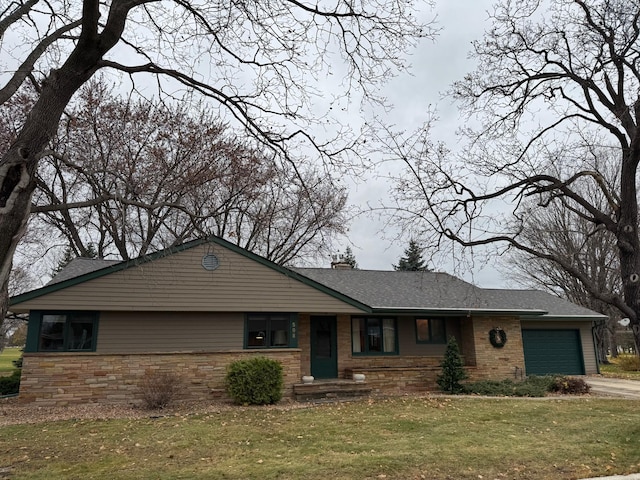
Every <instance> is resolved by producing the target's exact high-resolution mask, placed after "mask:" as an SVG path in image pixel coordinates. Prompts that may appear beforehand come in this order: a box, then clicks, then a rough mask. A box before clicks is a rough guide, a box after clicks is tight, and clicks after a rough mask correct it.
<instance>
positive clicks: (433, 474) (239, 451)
mask: <svg viewBox="0 0 640 480" xmlns="http://www.w3.org/2000/svg"><path fill="white" fill-rule="evenodd" d="M1 410H2V407H1V406H0V413H2V412H1ZM639 445H640V409H639V408H638V403H637V402H633V401H625V400H611V399H596V398H580V399H570V400H565V399H535V400H531V399H526V400H522V399H507V398H500V399H480V398H454V399H447V398H422V397H420V398H412V397H404V398H395V399H387V400H369V401H366V400H364V401H360V402H354V403H336V404H325V405H320V406H312V407H309V408H293V409H286V408H267V407H255V408H243V407H242V408H241V407H238V408H231V409H222V410H221V411H220V412H216V413H207V414H194V415H183V416H176V415H169V416H165V417H160V418H144V419H138V420H130V419H128V420H102V421H87V420H75V421H73V420H70V421H60V422H50V423H41V424H33V425H16V426H9V427H3V428H2V429H0V477H1V476H2V474H3V473H6V474H7V475H9V476H8V477H6V478H11V479H12V480H18V479H47V480H50V479H52V478H65V479H109V480H116V479H131V478H136V479H304V480H316V479H317V480H326V479H443V480H444V479H450V480H454V479H455V480H458V479H462V480H464V479H475V480H477V479H492V480H493V479H575V478H583V477H590V476H597V475H605V474H608V475H613V474H623V473H631V472H640V448H639V447H638V446H639Z"/></svg>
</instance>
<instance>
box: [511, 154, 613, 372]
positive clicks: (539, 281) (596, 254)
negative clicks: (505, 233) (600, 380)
mask: <svg viewBox="0 0 640 480" xmlns="http://www.w3.org/2000/svg"><path fill="white" fill-rule="evenodd" d="M593 153H594V154H595V155H598V157H597V158H594V159H593V165H592V167H593V169H594V170H596V171H598V172H600V173H601V174H602V176H603V181H604V182H606V184H607V185H608V186H609V188H610V189H615V188H616V185H618V184H619V181H618V180H617V179H616V178H615V177H616V174H617V172H610V171H608V170H611V168H610V167H609V165H611V163H615V162H611V160H612V159H608V158H605V161H603V157H605V156H606V154H605V153H604V152H599V150H598V149H595V150H594V152H593ZM612 178H613V180H611V179H612ZM584 188H585V191H583V192H581V194H582V195H583V196H584V197H585V198H588V199H590V201H591V203H592V204H593V205H596V206H597V208H599V209H601V210H603V211H606V210H607V208H608V207H607V199H606V198H603V197H602V195H601V192H600V191H599V189H594V188H593V185H592V184H589V183H587V184H585V185H584ZM522 222H523V223H522V225H523V230H522V234H521V238H522V239H523V240H521V241H526V243H527V244H529V245H535V246H536V248H537V249H538V250H542V251H547V252H555V255H558V256H562V257H565V258H572V265H573V267H574V268H576V269H577V270H578V271H580V272H581V274H582V276H584V277H586V278H590V279H591V281H592V282H593V283H594V284H595V285H596V286H597V288H598V289H599V290H600V291H610V292H612V293H617V294H621V291H622V285H621V282H620V266H619V262H618V255H617V252H616V244H615V242H616V238H615V236H614V235H612V234H611V233H610V232H607V231H605V230H602V231H598V232H597V234H594V232H593V225H592V224H591V223H590V222H589V221H587V220H585V219H584V218H582V217H580V216H577V215H575V214H573V212H571V210H569V209H567V208H565V207H564V205H563V204H562V203H561V202H554V203H552V204H550V205H549V206H548V207H546V208H545V209H535V208H533V209H532V212H531V215H530V216H529V217H527V218H523V220H522ZM507 259H508V260H507V264H508V267H509V273H510V275H511V276H512V277H513V278H514V279H516V280H517V281H519V282H520V283H522V284H524V285H527V286H531V287H534V288H537V289H542V290H545V291H547V292H549V293H552V294H555V295H558V296H560V297H563V298H566V299H568V300H570V301H572V302H574V303H576V304H578V305H582V306H584V307H586V308H590V309H592V310H594V311H597V312H600V313H602V314H604V315H607V316H608V317H609V319H608V321H606V322H600V323H598V324H597V325H596V327H595V329H594V332H595V334H596V341H597V346H598V349H597V350H598V357H599V361H600V362H601V363H608V359H607V351H611V353H612V355H614V356H615V355H616V354H617V347H616V342H615V331H616V328H617V324H618V321H619V320H620V319H621V318H622V317H621V313H620V311H619V310H618V309H617V308H616V307H614V306H612V305H611V304H608V303H605V302H603V301H602V300H599V299H597V298H594V297H593V295H592V294H591V293H590V292H589V291H588V290H587V289H586V288H585V286H584V285H583V284H582V283H581V282H580V281H579V279H578V278H576V277H575V276H573V275H571V274H569V273H568V272H567V271H566V270H564V269H563V268H562V267H561V266H560V265H558V263H556V262H552V261H549V260H547V259H543V258H538V257H536V256H534V255H531V254H529V253H526V252H523V251H521V250H517V249H516V250H512V251H510V252H509V255H508V257H507Z"/></svg>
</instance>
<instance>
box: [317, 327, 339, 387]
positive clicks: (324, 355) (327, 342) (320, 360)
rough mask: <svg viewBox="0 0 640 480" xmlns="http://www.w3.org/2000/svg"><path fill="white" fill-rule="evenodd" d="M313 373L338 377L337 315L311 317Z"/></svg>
mask: <svg viewBox="0 0 640 480" xmlns="http://www.w3.org/2000/svg"><path fill="white" fill-rule="evenodd" d="M311 375H313V376H314V377H315V378H338V352H337V348H336V317H311Z"/></svg>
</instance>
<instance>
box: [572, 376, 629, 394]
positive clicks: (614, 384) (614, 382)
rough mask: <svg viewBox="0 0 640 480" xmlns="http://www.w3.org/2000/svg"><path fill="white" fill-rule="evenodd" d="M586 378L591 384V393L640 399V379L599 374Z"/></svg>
mask: <svg viewBox="0 0 640 480" xmlns="http://www.w3.org/2000/svg"><path fill="white" fill-rule="evenodd" d="M585 380H586V382H587V383H588V384H589V385H591V393H593V394H596V395H602V396H605V397H624V398H632V399H637V400H640V381H638V380H622V379H620V378H605V377H599V376H597V377H596V376H592V377H587V378H586V379H585Z"/></svg>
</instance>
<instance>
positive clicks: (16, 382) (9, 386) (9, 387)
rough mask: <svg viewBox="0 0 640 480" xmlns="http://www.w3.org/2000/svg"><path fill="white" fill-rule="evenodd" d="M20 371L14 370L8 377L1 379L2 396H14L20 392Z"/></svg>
mask: <svg viewBox="0 0 640 480" xmlns="http://www.w3.org/2000/svg"><path fill="white" fill-rule="evenodd" d="M20 374H21V371H20V370H14V371H13V373H12V374H11V375H10V376H8V377H0V395H13V394H16V393H18V392H19V391H20Z"/></svg>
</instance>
